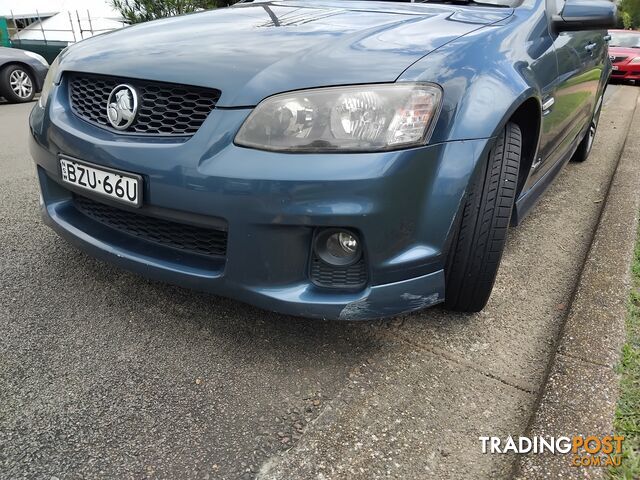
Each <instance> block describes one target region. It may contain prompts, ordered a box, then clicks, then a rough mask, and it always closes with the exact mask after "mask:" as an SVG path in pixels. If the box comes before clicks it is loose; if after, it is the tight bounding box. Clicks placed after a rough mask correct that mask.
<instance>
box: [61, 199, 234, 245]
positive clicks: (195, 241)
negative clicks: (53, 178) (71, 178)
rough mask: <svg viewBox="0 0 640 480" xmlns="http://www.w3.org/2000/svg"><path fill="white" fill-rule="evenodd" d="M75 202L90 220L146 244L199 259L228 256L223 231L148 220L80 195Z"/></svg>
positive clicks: (224, 232) (162, 220)
mask: <svg viewBox="0 0 640 480" xmlns="http://www.w3.org/2000/svg"><path fill="white" fill-rule="evenodd" d="M73 202H74V205H75V207H76V209H77V210H78V211H79V212H81V213H83V214H84V215H86V216H87V217H89V218H91V219H93V220H95V221H97V222H99V223H101V224H103V225H105V226H107V227H110V228H113V229H114V230H118V231H119V232H122V233H125V234H128V235H131V236H134V237H137V238H139V239H142V240H145V241H147V242H151V243H155V244H158V245H162V246H164V247H169V248H173V249H177V250H182V251H184V252H189V253H197V254H200V255H209V256H217V257H220V256H225V255H226V253H227V232H226V231H224V230H216V229H212V228H206V227H196V226H193V225H187V224H183V223H178V222H173V221H170V220H164V219H161V218H155V217H149V216H147V215H142V214H140V213H135V212H130V211H128V210H121V209H119V208H115V207H112V206H109V205H105V204H103V203H99V202H96V201H94V200H91V199H89V198H86V197H81V196H78V195H75V196H74V198H73Z"/></svg>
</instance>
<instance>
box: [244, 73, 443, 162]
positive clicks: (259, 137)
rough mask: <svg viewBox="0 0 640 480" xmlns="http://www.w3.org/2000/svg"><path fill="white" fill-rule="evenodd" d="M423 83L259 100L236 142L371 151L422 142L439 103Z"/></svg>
mask: <svg viewBox="0 0 640 480" xmlns="http://www.w3.org/2000/svg"><path fill="white" fill-rule="evenodd" d="M441 97H442V91H441V90H440V87H438V86H436V85H432V84H424V83H396V84H386V85H358V86H352V87H329V88H319V89H314V90H300V91H297V92H290V93H284V94H280V95H274V96H272V97H269V98H267V99H265V100H263V101H262V102H260V103H259V104H258V106H257V107H256V108H255V109H254V111H253V112H252V113H251V115H249V118H247V120H246V121H245V122H244V124H243V125H242V127H241V128H240V131H239V132H238V134H237V135H236V138H235V143H236V144H237V145H241V146H245V147H252V148H258V149H262V150H274V151H283V152H334V151H351V152H373V151H380V150H397V149H400V148H407V147H412V146H416V145H423V144H425V143H426V142H427V141H428V140H429V135H430V133H431V130H432V127H433V125H434V119H435V118H436V116H437V114H438V110H439V108H440V99H441Z"/></svg>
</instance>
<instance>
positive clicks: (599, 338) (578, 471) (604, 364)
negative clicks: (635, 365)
mask: <svg viewBox="0 0 640 480" xmlns="http://www.w3.org/2000/svg"><path fill="white" fill-rule="evenodd" d="M639 106H640V99H639V100H638V103H637V104H636V110H635V113H634V115H633V119H632V123H631V128H630V129H629V135H628V137H627V140H626V142H625V145H624V148H623V151H622V154H621V157H620V161H619V163H618V167H617V169H616V172H615V174H614V176H613V178H612V181H611V184H610V187H609V190H608V192H607V194H606V196H605V198H604V199H603V200H604V202H605V204H604V207H603V210H602V213H601V217H600V220H599V223H598V228H597V231H596V233H595V236H594V238H593V242H592V245H591V247H590V250H589V254H588V256H587V259H586V262H585V264H584V267H583V271H582V274H581V277H580V282H579V283H578V286H577V289H576V292H575V295H574V299H573V302H572V304H571V308H570V311H569V314H568V316H567V319H566V323H565V325H564V328H563V330H562V332H561V335H560V337H559V338H558V342H557V349H556V354H555V357H554V358H553V361H552V362H551V364H550V371H549V374H548V380H547V382H546V386H545V388H544V390H543V391H542V392H541V396H540V398H539V405H538V408H537V410H536V412H535V414H534V416H533V417H532V420H531V423H530V426H529V428H528V432H527V434H528V435H529V436H537V435H544V436H556V437H558V436H572V435H584V436H586V435H607V434H611V433H612V431H613V418H614V413H615V406H616V401H617V398H618V381H619V378H618V375H617V374H616V372H615V366H616V364H617V362H618V360H619V354H620V350H621V348H622V345H623V343H624V339H625V317H626V315H627V299H628V295H629V288H630V265H631V262H632V259H633V249H634V244H635V240H636V231H637V226H638V211H639V208H640V188H638V186H639V185H640V162H638V158H640V137H638V136H637V132H640V108H639ZM570 460H571V458H569V456H567V455H547V454H545V455H527V456H523V457H522V458H521V461H520V462H519V464H518V465H517V471H516V472H515V475H514V476H516V478H519V479H530V478H535V479H539V478H562V479H567V478H581V479H584V478H603V477H604V476H605V474H606V471H607V469H606V468H602V467H600V468H598V467H573V466H572V465H571V461H570Z"/></svg>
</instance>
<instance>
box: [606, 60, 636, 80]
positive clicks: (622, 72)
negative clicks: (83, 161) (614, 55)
mask: <svg viewBox="0 0 640 480" xmlns="http://www.w3.org/2000/svg"><path fill="white" fill-rule="evenodd" d="M614 67H617V68H618V69H617V70H613V71H612V72H611V78H612V79H613V80H640V64H633V65H632V64H630V63H625V64H621V63H619V64H615V65H614Z"/></svg>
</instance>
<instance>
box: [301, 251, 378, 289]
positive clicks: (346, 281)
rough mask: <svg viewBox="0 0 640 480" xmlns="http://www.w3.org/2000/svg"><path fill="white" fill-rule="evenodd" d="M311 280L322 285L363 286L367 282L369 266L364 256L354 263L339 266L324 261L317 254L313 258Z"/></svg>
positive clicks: (328, 286)
mask: <svg viewBox="0 0 640 480" xmlns="http://www.w3.org/2000/svg"><path fill="white" fill-rule="evenodd" d="M311 280H312V281H313V283H315V284H316V285H318V286H320V287H327V288H348V289H356V288H362V287H364V286H365V285H366V283H367V268H366V263H365V261H364V258H360V260H358V261H357V262H356V263H354V264H353V265H348V266H346V267H338V266H334V265H329V264H328V263H325V262H323V261H322V260H321V259H320V258H318V256H317V255H315V254H314V255H313V258H312V259H311Z"/></svg>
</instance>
